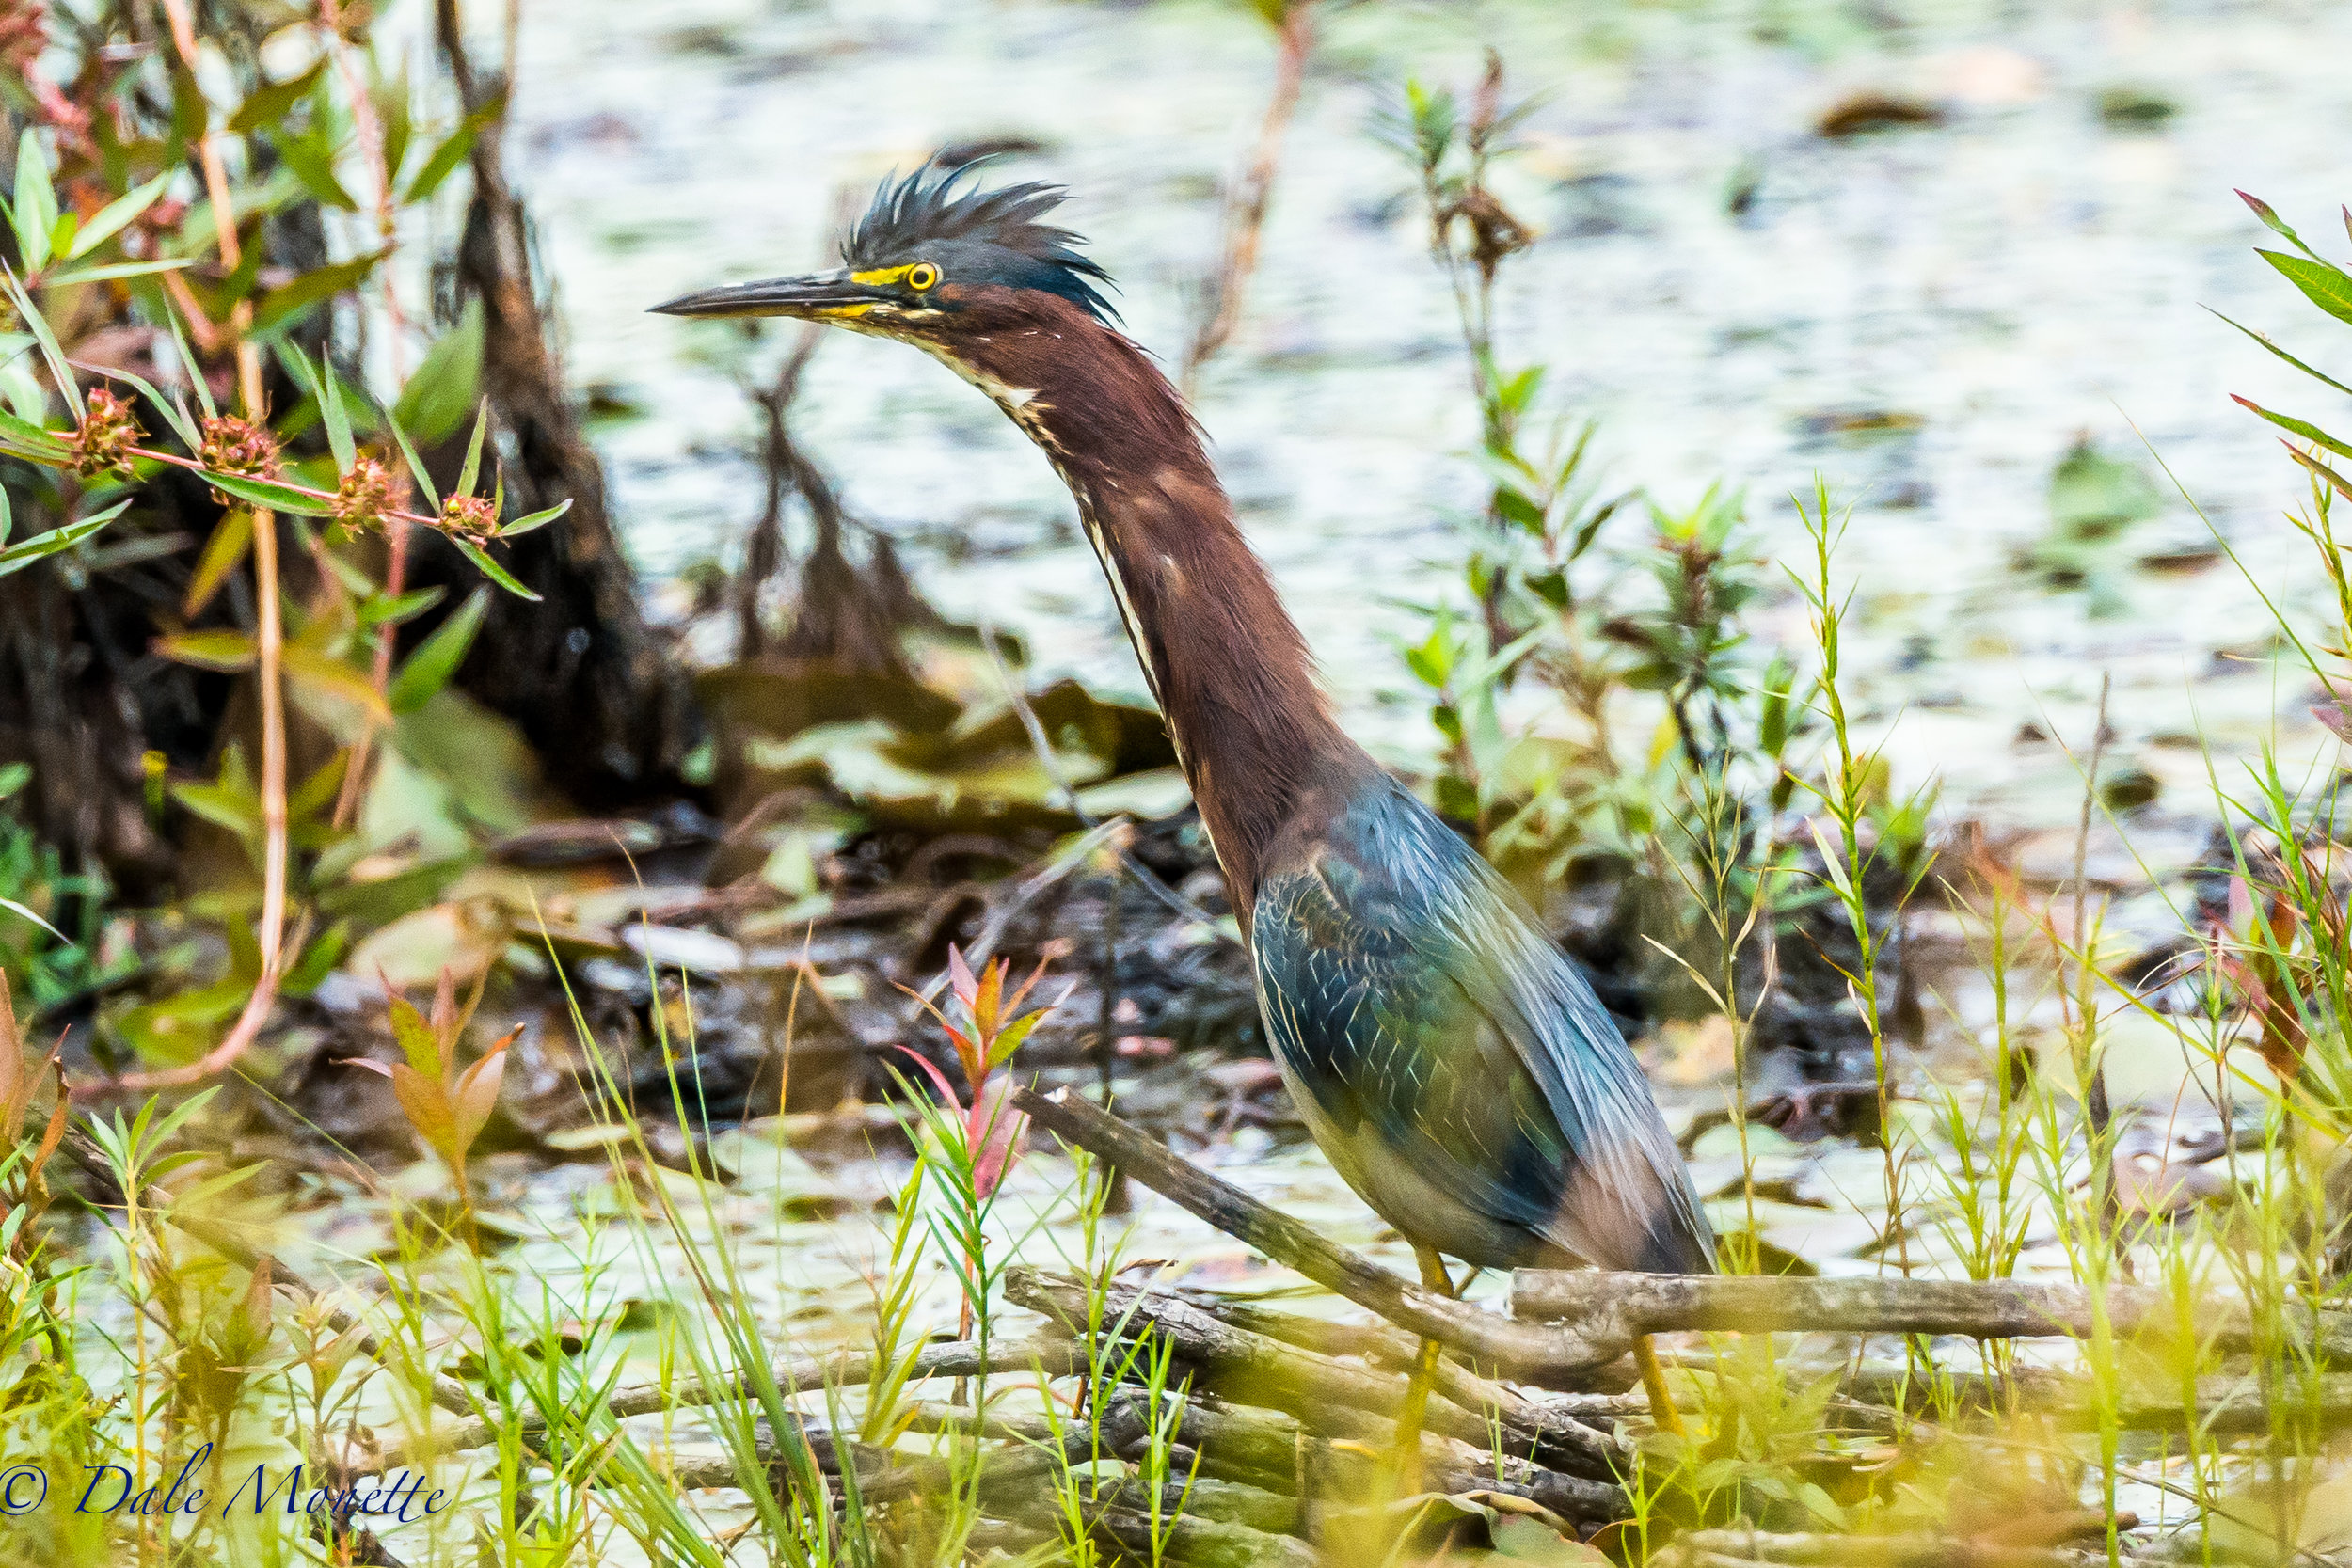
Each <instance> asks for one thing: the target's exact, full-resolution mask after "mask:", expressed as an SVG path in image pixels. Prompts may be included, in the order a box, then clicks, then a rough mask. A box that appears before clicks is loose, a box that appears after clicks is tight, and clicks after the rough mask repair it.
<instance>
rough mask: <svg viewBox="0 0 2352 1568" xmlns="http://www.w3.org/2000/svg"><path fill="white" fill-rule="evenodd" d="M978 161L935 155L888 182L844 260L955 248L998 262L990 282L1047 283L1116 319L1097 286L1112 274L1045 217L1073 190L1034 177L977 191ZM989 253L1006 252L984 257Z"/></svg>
mask: <svg viewBox="0 0 2352 1568" xmlns="http://www.w3.org/2000/svg"><path fill="white" fill-rule="evenodd" d="M979 162H980V161H979V160H977V159H976V160H974V161H973V162H971V163H966V164H961V165H958V166H955V167H953V168H950V167H947V166H944V165H942V164H940V163H939V162H938V161H937V160H936V159H933V160H932V161H930V162H929V163H926V164H925V165H924V166H922V167H920V168H918V169H916V170H915V171H914V173H913V174H910V175H907V176H905V177H904V178H898V177H895V176H894V177H892V178H888V179H885V180H883V181H882V184H881V185H880V186H879V187H878V188H877V189H876V190H875V192H874V200H873V204H872V205H871V206H869V207H867V208H866V215H865V216H864V217H862V218H860V219H858V220H857V222H856V224H855V225H854V226H853V227H851V229H850V232H849V234H848V236H847V237H846V238H845V239H844V240H843V241H842V244H841V259H842V261H845V262H846V263H848V265H849V266H850V269H851V270H852V271H860V272H862V271H865V270H866V269H869V268H876V267H884V266H890V265H894V264H897V263H898V262H901V261H922V260H927V259H931V258H930V257H929V256H928V255H927V252H929V251H935V250H938V249H940V248H941V247H942V246H952V247H954V250H955V251H956V252H959V253H961V254H963V255H964V256H966V257H985V258H986V261H991V262H993V263H994V265H993V266H991V267H990V268H989V270H990V271H991V272H992V273H994V274H996V275H997V276H995V277H992V279H991V280H992V281H997V282H1003V283H1007V284H1010V285H1013V286H1015V287H1022V288H1031V289H1042V290H1044V291H1046V292H1047V293H1056V294H1059V295H1061V296H1062V297H1063V298H1064V299H1067V300H1070V301H1072V302H1073V303H1075V304H1078V305H1082V306H1084V307H1085V308H1086V309H1088V310H1089V311H1090V312H1092V313H1093V315H1094V316H1095V317H1096V318H1097V319H1098V320H1101V321H1104V322H1105V323H1109V322H1113V321H1115V320H1116V319H1117V312H1116V311H1115V310H1113V309H1111V305H1110V302H1109V301H1108V300H1106V299H1104V297H1103V293H1102V288H1100V287H1098V286H1097V285H1102V286H1103V287H1107V286H1109V283H1110V275H1109V274H1108V273H1106V272H1104V270H1103V269H1102V267H1100V266H1099V265H1097V264H1096V263H1095V262H1093V261H1089V260H1088V259H1087V258H1086V257H1085V256H1084V255H1082V254H1081V253H1080V252H1079V250H1078V249H1077V247H1078V246H1079V245H1083V244H1084V243H1085V241H1084V240H1083V239H1082V238H1080V236H1078V235H1076V234H1074V233H1073V232H1071V231H1070V230H1067V229H1063V228H1061V227H1059V226H1058V225H1056V224H1051V223H1045V222H1042V221H1041V219H1043V218H1044V217H1045V215H1046V214H1049V213H1051V212H1053V211H1054V209H1056V208H1057V207H1059V206H1060V205H1061V204H1062V203H1063V202H1064V201H1066V200H1067V199H1069V195H1070V193H1069V192H1068V191H1066V190H1064V189H1063V188H1062V187H1061V186H1059V185H1047V184H1041V183H1039V182H1035V181H1030V182H1024V183H1022V184H1018V185H1006V186H1002V187H1000V188H998V189H995V190H977V189H973V188H971V187H970V186H968V185H967V184H966V183H965V182H966V181H967V180H968V179H969V178H970V176H971V174H972V172H973V171H974V170H975V169H976V168H977V167H978V166H979ZM987 251H995V252H999V253H1001V255H998V256H994V257H986V252H987Z"/></svg>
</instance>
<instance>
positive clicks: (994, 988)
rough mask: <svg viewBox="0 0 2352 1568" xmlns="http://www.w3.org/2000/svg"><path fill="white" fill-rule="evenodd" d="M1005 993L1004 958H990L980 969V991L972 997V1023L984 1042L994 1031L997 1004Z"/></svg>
mask: <svg viewBox="0 0 2352 1568" xmlns="http://www.w3.org/2000/svg"><path fill="white" fill-rule="evenodd" d="M1004 995H1005V960H1004V959H1002V958H992V959H990V960H989V963H988V967H987V968H985V969H983V970H981V971H980V993H979V995H977V996H976V997H974V998H973V999H972V1023H973V1026H974V1027H975V1028H976V1029H977V1030H978V1031H979V1036H980V1039H981V1040H982V1041H983V1042H985V1041H986V1040H987V1039H988V1038H989V1037H990V1036H992V1035H993V1034H995V1033H996V1019H997V1004H998V1003H999V1002H1001V1001H1003V1000H1004Z"/></svg>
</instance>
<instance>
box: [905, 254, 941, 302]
mask: <svg viewBox="0 0 2352 1568" xmlns="http://www.w3.org/2000/svg"><path fill="white" fill-rule="evenodd" d="M938 281H939V269H938V268H937V267H935V266H932V265H931V264H930V262H929V261H917V262H915V263H914V265H913V266H911V267H909V268H907V287H908V288H910V289H913V290H914V292H915V293H918V294H919V293H922V292H923V291H924V290H926V289H928V288H930V286H931V285H932V284H934V283H936V282H938Z"/></svg>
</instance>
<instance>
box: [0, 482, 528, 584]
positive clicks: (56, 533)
mask: <svg viewBox="0 0 2352 1568" xmlns="http://www.w3.org/2000/svg"><path fill="white" fill-rule="evenodd" d="M130 504H131V503H130V501H129V500H127V499H125V500H120V501H118V502H116V503H115V504H114V505H113V506H110V507H108V508H107V509H106V510H105V511H103V512H102V513H100V514H99V515H97V516H95V517H90V518H87V519H85V520H84V521H82V522H78V523H68V524H66V525H65V527H63V528H53V529H51V530H50V531H48V532H46V533H36V534H34V535H33V536H32V537H31V538H30V539H27V540H25V541H24V543H23V544H22V545H11V546H8V548H7V549H5V550H0V578H5V577H10V576H13V575H14V574H16V573H18V572H21V571H23V570H24V568H25V567H27V566H30V565H31V564H32V563H33V562H36V561H40V560H41V559H43V558H45V557H48V556H53V555H56V553H57V552H58V551H60V550H70V549H72V547H73V546H76V545H78V544H80V543H81V542H82V541H83V540H85V539H87V538H88V537H89V536H90V535H91V534H93V533H96V532H97V531H99V530H100V529H102V528H104V527H105V526H106V525H107V524H108V523H111V522H113V521H114V520H115V517H116V516H117V515H119V513H120V512H121V511H122V509H123V508H124V507H126V506H129V505H130ZM533 597H536V595H535V594H534V595H533Z"/></svg>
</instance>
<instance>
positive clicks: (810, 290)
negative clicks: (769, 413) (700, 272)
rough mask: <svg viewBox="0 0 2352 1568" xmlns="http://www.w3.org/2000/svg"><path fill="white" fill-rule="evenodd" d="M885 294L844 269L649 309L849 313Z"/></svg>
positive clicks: (737, 286)
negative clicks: (857, 279) (856, 278)
mask: <svg viewBox="0 0 2352 1568" xmlns="http://www.w3.org/2000/svg"><path fill="white" fill-rule="evenodd" d="M890 297H891V296H890V295H889V294H888V293H885V292H884V291H882V290H881V289H877V288H873V287H870V286H868V285H866V284H864V283H860V282H857V281H856V280H855V279H853V278H851V277H850V275H849V274H848V273H846V272H829V273H820V274H818V275H817V276H816V277H771V278H770V279H768V280H767V281H766V282H762V283H733V284H729V285H728V286H727V287H725V288H723V289H705V290H703V291H702V292H701V293H691V294H680V295H679V296H678V297H677V298H675V299H673V300H670V301H667V302H666V303H664V304H660V305H657V306H655V307H654V308H653V309H654V313H655V314H657V315H663V316H713V317H716V316H803V317H809V316H815V317H828V316H853V315H860V314H863V313H864V312H865V311H866V310H867V309H871V308H872V307H873V306H875V305H876V304H879V303H880V302H882V301H883V300H885V299H888V298H890Z"/></svg>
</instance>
